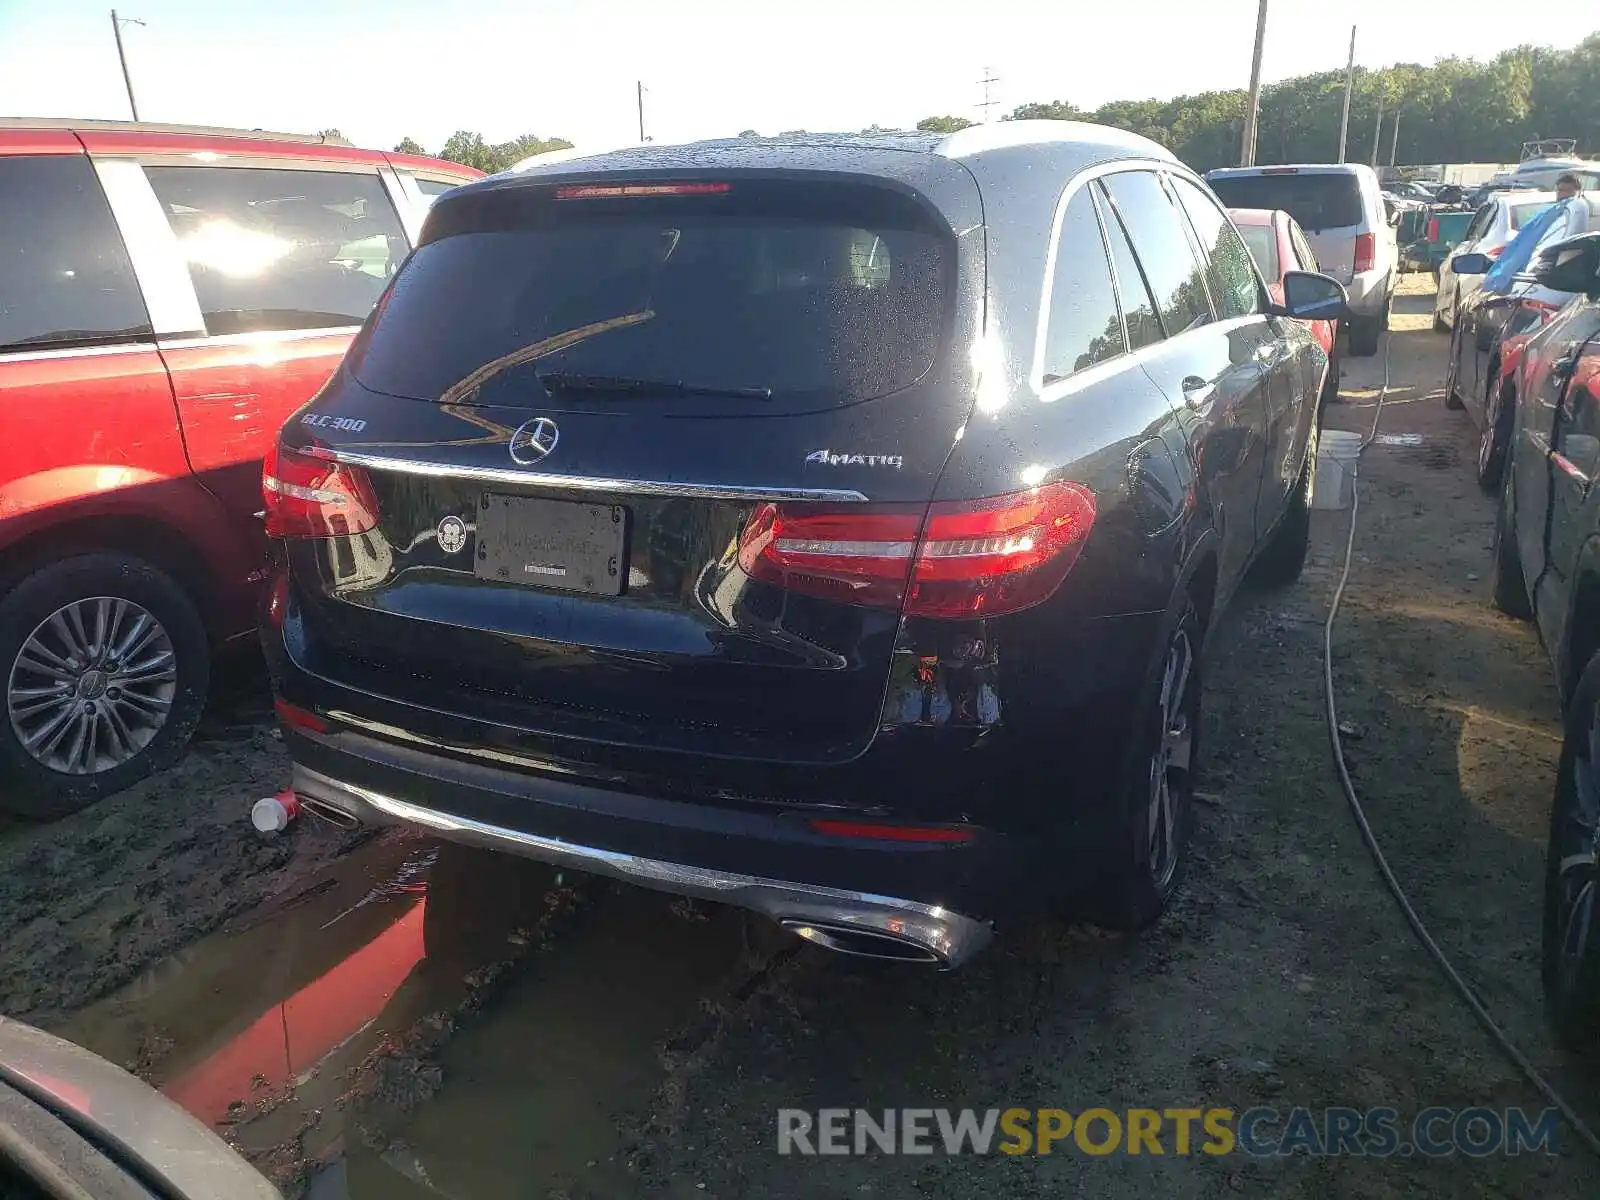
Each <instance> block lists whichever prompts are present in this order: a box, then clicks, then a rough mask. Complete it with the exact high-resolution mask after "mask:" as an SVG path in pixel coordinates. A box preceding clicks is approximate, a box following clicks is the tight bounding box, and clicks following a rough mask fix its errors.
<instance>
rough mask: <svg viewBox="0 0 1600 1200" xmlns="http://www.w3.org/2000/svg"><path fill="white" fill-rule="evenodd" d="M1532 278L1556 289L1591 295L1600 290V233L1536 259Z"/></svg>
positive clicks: (1551, 248) (1541, 284)
mask: <svg viewBox="0 0 1600 1200" xmlns="http://www.w3.org/2000/svg"><path fill="white" fill-rule="evenodd" d="M1528 274H1529V281H1530V282H1533V283H1537V284H1538V285H1539V286H1541V287H1547V288H1549V289H1550V290H1551V291H1554V292H1571V293H1573V294H1574V295H1588V294H1589V293H1591V292H1594V291H1596V290H1597V289H1600V233H1586V234H1583V235H1582V236H1580V237H1576V238H1572V239H1570V240H1569V241H1565V242H1559V243H1557V244H1556V245H1554V246H1552V247H1550V249H1548V250H1546V251H1545V252H1544V253H1543V254H1541V255H1539V257H1538V259H1537V260H1535V262H1534V264H1533V267H1532V269H1531V270H1530V271H1529V273H1528Z"/></svg>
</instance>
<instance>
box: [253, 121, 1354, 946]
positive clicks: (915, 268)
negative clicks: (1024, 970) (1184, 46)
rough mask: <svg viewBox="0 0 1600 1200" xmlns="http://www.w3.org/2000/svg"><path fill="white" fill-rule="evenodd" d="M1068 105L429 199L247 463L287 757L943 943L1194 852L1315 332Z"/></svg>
mask: <svg viewBox="0 0 1600 1200" xmlns="http://www.w3.org/2000/svg"><path fill="white" fill-rule="evenodd" d="M1285 292H1286V300H1287V303H1286V305H1285V306H1283V307H1281V308H1280V307H1278V306H1275V305H1273V304H1272V303H1271V302H1270V301H1269V300H1268V297H1267V294H1266V290H1265V288H1264V286H1263V283H1262V280H1261V278H1260V275H1259V274H1258V272H1257V271H1256V269H1255V267H1254V265H1253V264H1252V262H1251V260H1250V256H1249V252H1248V250H1247V249H1246V248H1245V246H1244V244H1243V243H1242V242H1241V241H1240V239H1239V235H1238V233H1237V232H1236V231H1235V229H1234V228H1233V226H1232V225H1231V224H1230V223H1229V222H1228V219H1227V217H1226V215H1225V214H1224V212H1223V210H1222V208H1221V207H1220V206H1219V204H1218V203H1217V201H1216V199H1215V197H1214V196H1213V195H1212V194H1211V193H1210V192H1209V191H1208V190H1207V188H1206V187H1205V185H1204V184H1203V183H1202V182H1201V181H1200V180H1199V179H1198V177H1196V176H1195V175H1193V174H1192V173H1191V172H1189V171H1188V170H1187V169H1186V168H1184V167H1183V166H1182V165H1181V164H1179V163H1178V162H1177V161H1176V160H1175V159H1174V158H1173V157H1172V156H1171V155H1170V154H1169V153H1168V152H1167V151H1165V150H1163V149H1162V148H1160V147H1159V146H1157V145H1155V144H1154V143H1152V142H1149V141H1146V140H1144V139H1141V138H1138V137H1134V136H1131V135H1128V134H1124V133H1121V132H1117V131H1113V130H1108V129H1103V128H1099V127H1095V126H1087V125H1077V124H1068V123H1055V122H1039V123H1032V122H1015V123H1008V124H1007V125H1006V126H1004V127H996V128H989V129H974V130H970V131H965V132H962V133H958V134H955V135H952V136H949V137H940V136H938V135H924V134H907V135H879V136H864V137H842V138H828V137H794V138H787V139H781V140H771V139H767V140H762V141H759V142H751V141H743V142H739V141H734V142H713V143H701V144H697V145H694V146H689V147H645V148H639V149H636V150H630V151H625V152H618V153H615V154H609V155H604V156H601V157H597V158H592V159H579V160H572V161H567V162H563V163H561V164H559V165H558V166H553V167H549V168H537V167H536V168H534V169H531V170H529V171H525V172H518V173H516V174H514V175H508V176H501V177H496V178H493V179H490V180H486V181H484V182H482V183H479V184H475V185H471V186H468V187H466V188H463V189H458V190H456V191H454V192H452V193H450V194H449V195H447V196H444V197H442V198H441V199H440V200H439V201H437V202H436V204H435V206H434V208H433V210H432V211H431V213H430V214H429V217H428V220H427V224H426V227H425V229H424V232H423V236H422V239H421V244H420V245H419V247H418V249H417V251H416V252H415V253H414V254H413V255H412V257H411V258H410V260H409V261H408V262H407V264H406V266H405V267H404V268H402V270H401V271H400V272H399V274H398V276H397V277H396V279H395V281H394V283H393V284H392V285H391V287H390V288H389V290H388V291H387V293H386V294H385V296H384V297H383V299H382V300H380V302H379V304H378V306H377V308H376V309H375V311H374V314H373V317H372V318H371V319H370V320H369V321H368V322H367V324H366V325H365V326H364V328H363V330H362V332H361V333H360V334H359V335H358V336H357V339H356V341H355V342H354V343H353V345H352V349H351V353H350V354H349V355H348V357H347V358H346V360H345V363H344V365H343V367H342V369H341V370H340V372H339V374H338V375H337V377H336V378H335V379H334V380H332V381H331V382H330V383H329V385H328V386H327V387H326V388H325V389H324V390H323V391H322V393H321V394H320V395H319V396H318V397H317V398H316V400H315V401H313V402H312V404H311V405H310V406H309V407H308V408H307V409H305V410H304V411H303V412H302V413H301V414H300V415H298V416H297V417H295V418H294V419H292V420H291V421H290V423H289V424H288V425H287V426H286V427H285V429H284V431H283V434H282V437H281V439H280V443H279V446H278V449H277V451H276V453H275V454H274V455H273V456H272V457H271V458H270V459H269V461H268V463H267V465H266V468H265V470H266V477H265V480H264V490H265V495H266V502H267V511H268V517H267V521H268V526H269V529H270V531H271V532H272V533H274V534H275V535H276V536H277V537H278V538H279V539H280V545H279V554H278V562H277V565H276V567H275V571H274V574H273V578H272V580H271V586H270V595H269V601H268V612H267V617H266V621H265V631H264V636H265V644H266V650H267V656H268V660H269V666H270V667H271V670H272V672H273V676H274V681H275V686H276V691H277V706H278V712H279V716H280V720H281V722H282V725H283V729H284V737H285V743H286V745H287V746H288V748H289V750H290V753H291V754H292V756H293V759H294V764H295V769H294V786H295V789H296V791H297V793H298V795H299V796H300V798H301V801H302V803H303V804H305V805H306V806H307V807H308V808H309V809H310V810H311V811H313V812H318V813H321V814H323V815H325V816H329V817H331V818H332V819H334V820H337V821H341V822H344V823H350V822H356V821H361V822H369V821H370V822H380V823H382V822H406V823H414V824H418V825H422V826H426V827H427V828H429V829H430V830H432V831H435V832H437V833H439V834H441V835H442V836H444V837H446V838H453V839H456V840H459V841H462V842H468V843H476V844H479V845H484V846H490V847H496V848H500V849H504V850H508V851H512V852H516V853H521V854H524V855H527V856H530V857H533V858H537V859H543V860H546V861H549V862H554V863H559V864H565V865H568V866H573V867H578V868H583V869H587V870H591V871H597V872H600V873H603V874H608V875H612V876H616V877H619V878H622V879H626V880H630V881H633V882H636V883H640V884H644V885H647V886H650V887H655V888H659V889H663V890H666V891H670V892H678V893H683V894H689V895H695V896H705V897H710V898H713V899H717V900H723V901H727V902H730V903H733V904H737V905H742V906H744V907H747V908H750V909H754V910H756V911H759V912H762V913H765V914H766V915H768V916H770V917H772V918H774V919H775V920H777V921H778V922H779V923H780V924H782V925H784V926H785V927H787V928H789V929H792V930H794V931H795V932H796V933H798V934H800V935H801V936H803V937H806V938H808V939H810V940H812V941H815V942H818V943H821V944H824V945H828V946H831V947H833V948H835V949H840V950H845V951H849V952H854V953H863V954H873V955H880V956H885V957H893V958H905V959H915V960H920V961H931V962H939V963H942V964H944V965H955V964H956V963H959V962H960V961H962V960H963V959H965V958H967V957H968V956H969V955H970V954H971V953H972V952H974V951H975V950H976V949H978V948H979V947H980V946H981V945H982V944H983V943H984V942H985V941H986V940H987V939H988V937H989V936H990V930H991V923H992V922H993V921H995V920H997V919H1000V918H1002V917H1004V916H1005V915H1007V914H1009V913H1012V912H1014V911H1017V910H1018V909H1019V908H1022V907H1024V906H1026V907H1035V906H1038V905H1043V904H1048V903H1050V902H1052V901H1058V900H1062V899H1063V898H1067V897H1069V895H1070V894H1079V893H1082V894H1086V895H1087V896H1089V898H1090V899H1091V902H1092V906H1093V911H1094V912H1095V913H1096V914H1097V916H1098V917H1099V919H1101V920H1102V921H1104V922H1106V923H1108V924H1112V925H1116V926H1120V927H1125V928H1136V927H1141V926H1144V925H1146V924H1148V923H1150V922H1151V921H1153V920H1155V919H1156V917H1158V916H1159V914H1160V913H1161V912H1162V911H1163V908H1164V906H1165V905H1166V903H1167V900H1168V899H1169V897H1170V896H1171V895H1172V893H1173V890H1174V888H1175V887H1176V886H1177V882H1178V880H1179V878H1180V876H1181V873H1182V869H1183V863H1184V857H1185V848H1186V845H1187V841H1188V836H1189V824H1190V804H1191V789H1192V785H1193V770H1194V754H1195V738H1196V735H1197V731H1198V728H1199V711H1200V662H1201V650H1202V647H1203V644H1204V640H1205V636H1206V632H1207V630H1208V629H1209V627H1210V624H1211V621H1212V618H1213V616H1214V614H1215V613H1216V612H1217V611H1218V610H1219V608H1220V607H1221V605H1222V604H1223V603H1224V602H1225V601H1226V600H1227V598H1228V597H1229V595H1230V594H1231V593H1232V592H1233V590H1234V589H1235V588H1236V587H1237V586H1238V584H1239V582H1240V580H1241V578H1242V577H1243V575H1244V572H1245V570H1246V568H1247V567H1249V566H1250V565H1251V564H1252V563H1253V562H1256V561H1260V563H1261V566H1262V568H1263V570H1264V571H1265V572H1266V573H1267V574H1268V575H1272V576H1277V577H1280V578H1283V577H1292V576H1293V575H1294V574H1296V573H1297V572H1298V570H1299V568H1300V565H1301V563H1302V561H1303V558H1304V555H1305V548H1306V533H1307V513H1306V498H1307V489H1308V486H1309V482H1310V474H1311V463H1312V460H1313V456H1314V450H1315V434H1314V429H1315V413H1316V398H1317V394H1318V391H1319V390H1320V388H1321V386H1322V382H1323V377H1324V373H1325V371H1326V370H1327V367H1328V361H1327V355H1326V353H1325V352H1324V351H1323V350H1322V349H1321V347H1319V346H1318V345H1317V344H1316V342H1315V341H1314V339H1313V338H1312V336H1311V334H1310V333H1309V332H1308V331H1307V329H1306V327H1305V326H1304V325H1303V324H1301V323H1300V321H1298V320H1294V319H1291V315H1292V316H1295V317H1300V318H1308V319H1309V318H1337V317H1338V316H1339V315H1340V314H1341V311H1342V307H1343V293H1342V289H1341V288H1340V287H1339V285H1338V284H1337V283H1336V282H1334V281H1333V280H1331V279H1328V278H1326V277H1325V276H1320V275H1315V274H1309V273H1291V274H1289V275H1288V276H1287V277H1286V279H1285Z"/></svg>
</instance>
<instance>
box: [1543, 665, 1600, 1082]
mask: <svg viewBox="0 0 1600 1200" xmlns="http://www.w3.org/2000/svg"><path fill="white" fill-rule="evenodd" d="M1566 725H1567V728H1566V737H1565V738H1564V740H1563V742H1562V746H1561V765H1560V769H1559V773H1558V774H1557V776H1556V795H1555V802H1554V803H1553V804H1552V805H1551V811H1550V839H1549V843H1548V845H1547V847H1546V852H1545V878H1544V931H1543V934H1544V935H1543V938H1542V939H1541V940H1542V954H1541V959H1542V962H1541V968H1542V971H1541V973H1542V975H1543V977H1544V996H1545V1010H1546V1012H1547V1013H1548V1015H1549V1018H1550V1024H1551V1026H1552V1027H1553V1028H1554V1030H1555V1033H1556V1038H1557V1040H1558V1041H1559V1042H1560V1043H1561V1044H1562V1046H1563V1047H1564V1048H1565V1049H1566V1050H1567V1051H1568V1052H1569V1053H1571V1054H1572V1055H1574V1056H1575V1057H1577V1058H1578V1059H1580V1060H1582V1061H1585V1062H1586V1063H1587V1064H1589V1065H1591V1066H1595V1065H1600V1039H1597V1038H1596V1036H1595V1031H1596V1030H1597V1029H1600V899H1597V897H1596V892H1597V891H1600V879H1597V874H1600V871H1597V869H1596V858H1597V854H1600V832H1597V828H1600V655H1596V656H1595V657H1594V658H1592V659H1590V660H1589V663H1588V665H1587V666H1586V667H1585V668H1584V671H1583V675H1582V676H1581V677H1580V678H1579V680H1578V686H1577V687H1576V688H1575V689H1573V694H1572V702H1571V704H1570V705H1569V706H1568V709H1567V722H1566Z"/></svg>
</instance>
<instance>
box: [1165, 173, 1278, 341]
mask: <svg viewBox="0 0 1600 1200" xmlns="http://www.w3.org/2000/svg"><path fill="white" fill-rule="evenodd" d="M1168 178H1169V179H1170V180H1171V181H1172V190H1173V193H1174V194H1175V195H1176V196H1177V198H1178V203H1179V204H1180V205H1181V206H1182V208H1183V211H1184V212H1186V213H1188V215H1189V223H1190V224H1191V225H1192V226H1193V227H1194V231H1195V235H1196V236H1197V237H1198V238H1199V239H1200V249H1201V252H1202V258H1203V260H1204V262H1205V267H1206V282H1207V284H1208V285H1209V286H1210V289H1211V298H1212V301H1213V302H1214V303H1215V304H1216V306H1217V313H1218V315H1219V316H1220V317H1221V318H1222V319H1223V320H1228V319H1229V318H1231V317H1244V316H1249V315H1250V314H1251V313H1255V312H1259V311H1260V309H1261V282H1260V280H1259V279H1258V278H1257V277H1256V268H1255V264H1254V262H1253V261H1252V260H1251V258H1250V251H1249V249H1248V248H1246V246H1245V244H1244V242H1243V240H1241V239H1240V237H1239V231H1238V230H1237V229H1235V228H1234V227H1233V222H1231V221H1229V220H1228V218H1227V216H1226V215H1225V214H1224V213H1223V211H1222V210H1221V209H1220V208H1218V207H1217V202H1216V201H1215V200H1213V199H1212V198H1211V197H1210V196H1208V195H1206V193H1205V192H1204V191H1202V190H1201V189H1200V188H1198V187H1196V186H1195V185H1194V184H1193V183H1191V182H1190V181H1189V180H1187V179H1184V178H1183V177H1181V176H1178V175H1171V176H1168ZM1268 232H1271V231H1270V230H1269V231H1268Z"/></svg>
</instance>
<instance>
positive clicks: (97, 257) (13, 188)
mask: <svg viewBox="0 0 1600 1200" xmlns="http://www.w3.org/2000/svg"><path fill="white" fill-rule="evenodd" d="M149 333H150V318H149V316H148V314H147V313H146V312H145V307H144V299H143V297H142V296H141V295H140V293H139V286H138V284H137V282H135V280H134V275H133V266H132V264H131V263H130V262H129V261H128V252H127V250H126V249H125V248H124V247H123V244H122V235H121V234H120V233H118V231H117V226H116V223H115V222H114V221H113V220H112V217H111V208H110V206H109V205H108V204H107V203H106V198H105V194H104V193H103V192H102V191H101V190H100V182H99V180H98V179H97V178H96V177H95V173H94V168H93V167H91V166H90V165H89V160H88V159H87V158H86V157H84V156H82V155H75V154H60V155H55V154H52V155H39V156H33V155H20V156H16V157H5V158H0V351H5V350H7V349H11V350H15V349H21V348H25V347H49V346H72V345H90V344H94V343H104V342H119V341H126V340H128V339H130V338H135V337H140V336H143V335H148V334H149Z"/></svg>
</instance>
